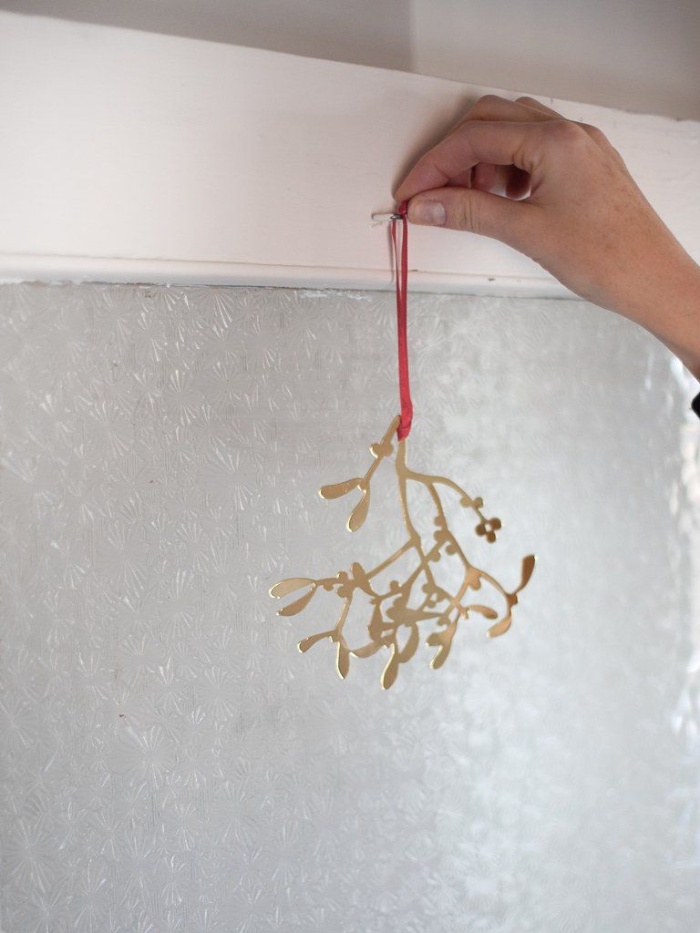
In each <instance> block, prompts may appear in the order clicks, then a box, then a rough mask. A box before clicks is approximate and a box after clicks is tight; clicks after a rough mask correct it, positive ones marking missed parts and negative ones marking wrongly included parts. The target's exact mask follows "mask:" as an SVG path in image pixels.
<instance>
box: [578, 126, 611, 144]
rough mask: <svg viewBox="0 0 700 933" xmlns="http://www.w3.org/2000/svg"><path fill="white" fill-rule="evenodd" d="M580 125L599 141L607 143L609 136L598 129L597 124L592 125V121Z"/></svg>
mask: <svg viewBox="0 0 700 933" xmlns="http://www.w3.org/2000/svg"><path fill="white" fill-rule="evenodd" d="M579 126H580V127H581V128H582V129H584V130H585V131H586V133H587V134H588V135H589V136H590V137H591V139H593V140H594V141H595V142H597V143H607V142H608V137H607V136H606V135H605V133H604V132H603V131H602V130H600V129H598V127H597V126H591V124H590V123H579Z"/></svg>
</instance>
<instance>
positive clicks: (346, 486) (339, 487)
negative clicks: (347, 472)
mask: <svg viewBox="0 0 700 933" xmlns="http://www.w3.org/2000/svg"><path fill="white" fill-rule="evenodd" d="M361 482H362V480H361V479H360V477H359V476H356V477H355V479H346V480H345V482H344V483H332V484H331V485H330V486H321V488H320V489H319V491H318V494H319V495H320V496H321V498H322V499H340V497H341V496H344V495H346V493H348V492H350V491H351V490H353V489H357V487H358V486H359V485H360V483H361Z"/></svg>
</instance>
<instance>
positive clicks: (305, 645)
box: [298, 632, 333, 654]
mask: <svg viewBox="0 0 700 933" xmlns="http://www.w3.org/2000/svg"><path fill="white" fill-rule="evenodd" d="M332 635H333V632H317V633H316V634H315V635H309V636H308V637H307V638H302V640H301V641H300V642H299V645H298V648H299V651H301V653H302V654H303V653H304V652H305V651H308V650H309V648H313V646H314V645H315V644H316V642H318V641H323V639H324V638H330V637H331V636H332Z"/></svg>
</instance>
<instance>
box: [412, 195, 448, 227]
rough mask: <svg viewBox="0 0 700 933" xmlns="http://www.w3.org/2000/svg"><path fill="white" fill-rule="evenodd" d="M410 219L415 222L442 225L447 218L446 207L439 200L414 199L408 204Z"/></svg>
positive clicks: (434, 225)
mask: <svg viewBox="0 0 700 933" xmlns="http://www.w3.org/2000/svg"><path fill="white" fill-rule="evenodd" d="M408 219H409V220H410V221H412V222H413V223H414V224H427V225H429V226H433V227H440V226H442V224H444V223H445V221H446V220H447V214H446V213H445V207H444V205H443V204H441V203H440V202H439V201H431V200H430V199H429V198H425V199H424V200H422V201H421V200H414V201H411V203H410V204H409V205H408Z"/></svg>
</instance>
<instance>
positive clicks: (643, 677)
mask: <svg viewBox="0 0 700 933" xmlns="http://www.w3.org/2000/svg"><path fill="white" fill-rule="evenodd" d="M395 343H396V337H395V320H394V299H393V296H392V295H391V294H390V293H361V292H324V291H295V290H285V289H263V288H174V287H170V288H169V287H132V286H118V285H79V286H40V285H7V286H3V287H2V288H0V355H1V357H2V376H1V377H0V378H1V382H0V398H1V402H2V426H1V444H2V446H1V448H0V456H1V460H2V473H1V482H2V519H1V520H2V525H1V530H2V554H3V559H2V562H1V563H0V580H1V585H2V603H3V613H2V642H1V644H2V649H1V650H2V653H1V655H0V681H1V684H2V694H1V697H0V755H1V766H2V770H1V775H0V776H1V779H2V799H1V802H0V831H1V833H2V858H3V869H2V929H3V931H4V933H30V931H47V933H64V931H65V933H68V931H70V933H77V931H120V933H122V931H123V933H156V931H158V933H161V931H183V933H213V931H221V933H224V931H225V933H233V931H235V933H238V931H242V933H243V931H244V933H263V931H264V933H267V931H271V930H283V931H285V933H293V931H298V933H312V931H318V933H355V931H364V933H426V931H429V933H461V931H464V933H467V931H468V933H487V931H488V933H526V931H533V933H561V931H563V930H566V931H572V933H573V931H577V933H578V931H580V933H604V931H614V933H645V931H649V933H659V931H662V930H668V931H678V930H683V931H691V930H694V929H696V928H697V922H698V916H700V848H699V846H700V812H699V809H698V807H699V802H700V740H699V739H698V727H699V726H700V710H699V706H698V704H699V700H698V696H699V688H700V675H699V674H698V667H699V665H698V647H699V641H700V600H699V596H700V594H699V591H698V582H697V581H698V579H700V574H699V573H698V550H697V539H698V502H699V501H700V496H699V489H700V484H699V482H698V473H699V471H698V464H699V459H698V425H696V424H695V423H693V421H692V420H691V418H690V417H689V416H688V413H687V412H688V405H689V401H690V398H691V396H692V394H693V389H694V387H693V386H692V385H691V384H690V381H689V380H685V379H684V377H683V373H682V370H681V368H680V366H679V365H678V364H676V363H675V362H674V360H673V359H672V357H671V356H670V354H669V353H668V352H667V351H665V350H664V348H662V347H661V346H660V345H659V344H658V343H656V342H655V341H654V340H653V339H652V338H650V337H649V336H647V335H645V334H644V333H643V332H642V331H640V330H638V329H637V328H635V327H634V326H633V325H631V324H629V323H628V322H626V321H624V320H622V319H620V318H616V317H613V316H612V315H609V314H607V313H605V312H603V311H601V310H599V309H597V308H595V307H592V306H588V305H586V304H584V303H582V302H574V301H570V302H569V301H552V300H549V301H544V300H542V301H535V300H522V299H508V300H501V299H477V298H464V297H453V296H429V295H420V296H419V295H412V296H411V301H410V349H411V366H412V377H413V391H414V403H415V409H416V414H415V420H414V428H413V432H412V434H411V436H410V438H409V442H408V454H409V462H410V463H411V464H413V465H414V466H416V467H417V468H420V469H424V470H426V471H429V472H434V473H440V474H444V475H447V476H450V477H451V478H453V479H454V480H455V481H457V482H459V483H460V484H462V485H464V486H465V487H466V488H467V489H468V490H469V491H470V492H471V493H472V494H474V495H482V496H483V497H484V499H485V500H486V503H487V506H488V508H489V511H490V513H492V514H496V515H498V516H500V517H501V518H502V520H503V526H504V527H503V531H502V532H501V534H500V536H499V541H498V543H497V544H496V545H493V551H492V553H493V558H492V560H493V563H492V564H491V566H492V567H494V568H495V569H497V570H498V572H499V574H501V575H502V576H503V577H504V578H506V579H508V580H509V581H511V580H512V582H513V583H515V582H516V581H517V572H518V567H519V561H520V559H521V557H522V556H523V555H524V554H526V553H529V552H531V551H532V552H535V553H536V554H537V555H538V559H539V562H538V566H537V569H536V572H535V575H534V576H533V579H532V581H531V583H530V584H529V586H528V588H527V590H526V591H525V592H524V593H523V595H522V598H521V602H520V605H519V606H518V607H517V611H516V614H515V619H514V624H513V627H512V629H511V630H510V632H509V633H508V634H506V635H505V636H503V637H502V638H497V639H494V640H488V639H486V638H485V631H486V628H487V623H486V622H485V623H484V625H483V626H482V625H480V624H479V623H478V622H473V623H472V622H470V623H469V624H468V625H466V626H463V627H462V629H461V631H460V632H459V633H458V635H457V637H456V640H455V643H454V646H453V649H452V653H451V655H450V658H449V660H448V662H447V664H446V665H445V667H444V668H442V669H441V670H439V671H432V670H431V669H430V668H429V666H428V662H429V659H430V657H431V654H432V649H428V648H425V647H421V649H420V650H419V652H418V654H417V655H416V657H415V658H414V660H413V661H412V662H411V663H410V664H409V665H406V666H404V667H402V669H401V673H400V676H399V679H398V680H397V682H396V684H395V685H394V686H393V687H392V688H391V690H389V691H386V692H382V691H381V690H380V688H379V672H380V670H381V667H382V666H383V661H384V660H385V659H383V658H381V657H379V656H377V657H374V658H371V659H368V660H364V661H359V660H353V662H352V664H351V669H350V674H349V677H348V679H347V680H346V681H342V680H340V678H339V677H338V675H337V673H336V672H335V670H334V665H333V651H332V648H331V646H330V645H329V644H328V643H327V642H324V643H321V644H319V645H317V646H316V647H314V648H313V649H312V650H311V651H309V652H308V654H305V655H301V654H300V653H299V652H298V651H297V649H296V643H297V642H298V641H299V639H300V638H301V637H303V636H304V635H305V634H308V633H309V632H310V631H314V630H319V626H320V625H321V624H324V623H327V622H328V620H326V619H322V618H320V617H319V616H318V614H316V615H315V614H314V611H313V610H312V611H310V612H305V613H304V614H302V615H301V616H297V617H295V618H292V619H283V618H279V617H277V616H276V614H275V613H276V610H277V609H278V608H279V607H280V603H277V602H275V601H274V600H272V599H270V597H269V596H268V588H269V587H270V586H271V585H272V584H273V583H275V582H276V581H278V580H279V579H281V578H283V577H287V576H294V575H306V574H309V575H317V576H320V575H322V574H331V573H335V572H336V571H338V570H340V569H343V568H348V567H349V565H350V563H351V562H352V561H353V560H356V559H358V558H362V560H363V561H366V562H369V561H372V560H374V561H375V562H377V561H378V560H379V558H380V557H381V556H382V555H385V554H386V553H387V543H388V542H389V541H390V540H392V535H394V533H395V531H394V528H393V526H392V520H393V519H392V520H390V516H391V514H393V513H390V511H389V510H390V508H391V504H390V496H388V495H387V496H384V497H379V498H378V499H377V501H375V502H374V503H373V506H372V509H373V510H376V511H375V512H374V513H373V514H374V515H375V516H376V517H377V519H378V521H377V522H375V525H374V526H373V527H374V529H375V530H374V532H373V533H372V534H364V531H365V529H363V531H361V532H360V533H358V535H357V536H356V537H355V536H352V535H350V534H349V533H348V532H347V531H346V530H345V527H344V525H345V521H346V519H347V514H348V500H339V501H335V502H324V501H323V500H321V499H320V498H319V497H318V495H317V489H318V487H319V486H321V485H322V484H324V483H330V482H334V481H339V480H342V479H346V478H348V477H349V476H353V475H356V473H357V472H358V471H360V470H362V471H364V470H365V469H366V467H367V459H368V452H367V446H368V445H369V444H370V443H372V442H374V441H377V440H379V439H380V438H381V436H382V434H383V433H384V431H385V430H386V428H387V427H388V424H389V422H390V420H391V419H392V417H393V416H394V415H395V414H396V411H397V404H398V400H397V386H396V356H395V353H396V347H395ZM384 509H386V512H383V510H384ZM383 517H384V518H385V519H386V520H383Z"/></svg>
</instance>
